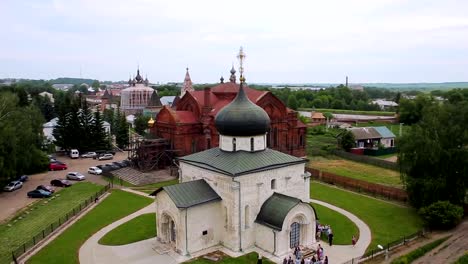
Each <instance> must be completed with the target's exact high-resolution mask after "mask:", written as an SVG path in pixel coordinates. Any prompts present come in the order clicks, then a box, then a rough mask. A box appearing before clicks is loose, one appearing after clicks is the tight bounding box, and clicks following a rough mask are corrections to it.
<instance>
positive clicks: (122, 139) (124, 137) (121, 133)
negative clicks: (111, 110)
mask: <svg viewBox="0 0 468 264" xmlns="http://www.w3.org/2000/svg"><path fill="white" fill-rule="evenodd" d="M117 118H118V119H117V122H118V126H117V131H116V134H115V141H116V143H117V146H118V147H119V148H121V149H124V148H125V147H127V146H128V140H129V134H128V129H129V124H128V123H127V120H126V118H125V115H123V114H120V111H119V112H118V114H117Z"/></svg>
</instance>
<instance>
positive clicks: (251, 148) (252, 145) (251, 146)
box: [250, 138, 254, 151]
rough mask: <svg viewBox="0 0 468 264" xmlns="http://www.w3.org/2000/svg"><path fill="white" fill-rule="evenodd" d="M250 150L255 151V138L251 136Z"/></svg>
mask: <svg viewBox="0 0 468 264" xmlns="http://www.w3.org/2000/svg"><path fill="white" fill-rule="evenodd" d="M250 151H254V138H250Z"/></svg>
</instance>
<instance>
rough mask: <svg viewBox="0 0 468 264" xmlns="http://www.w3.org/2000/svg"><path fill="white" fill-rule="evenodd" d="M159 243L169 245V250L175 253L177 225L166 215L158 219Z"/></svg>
mask: <svg viewBox="0 0 468 264" xmlns="http://www.w3.org/2000/svg"><path fill="white" fill-rule="evenodd" d="M158 234H159V236H158V239H159V241H160V242H162V243H165V244H169V245H170V246H171V248H172V249H173V250H175V251H177V225H176V223H175V221H174V219H173V218H172V217H171V216H170V215H169V214H167V213H164V214H163V215H162V216H161V218H160V230H159V232H158Z"/></svg>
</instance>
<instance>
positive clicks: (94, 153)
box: [81, 152, 97, 158]
mask: <svg viewBox="0 0 468 264" xmlns="http://www.w3.org/2000/svg"><path fill="white" fill-rule="evenodd" d="M96 155H97V154H96V152H86V153H85V154H83V155H81V157H82V158H94V157H95V156H96Z"/></svg>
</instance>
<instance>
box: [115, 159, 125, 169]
mask: <svg viewBox="0 0 468 264" xmlns="http://www.w3.org/2000/svg"><path fill="white" fill-rule="evenodd" d="M112 164H114V165H115V166H117V167H119V168H123V167H125V164H122V163H120V162H118V161H114V162H112Z"/></svg>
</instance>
